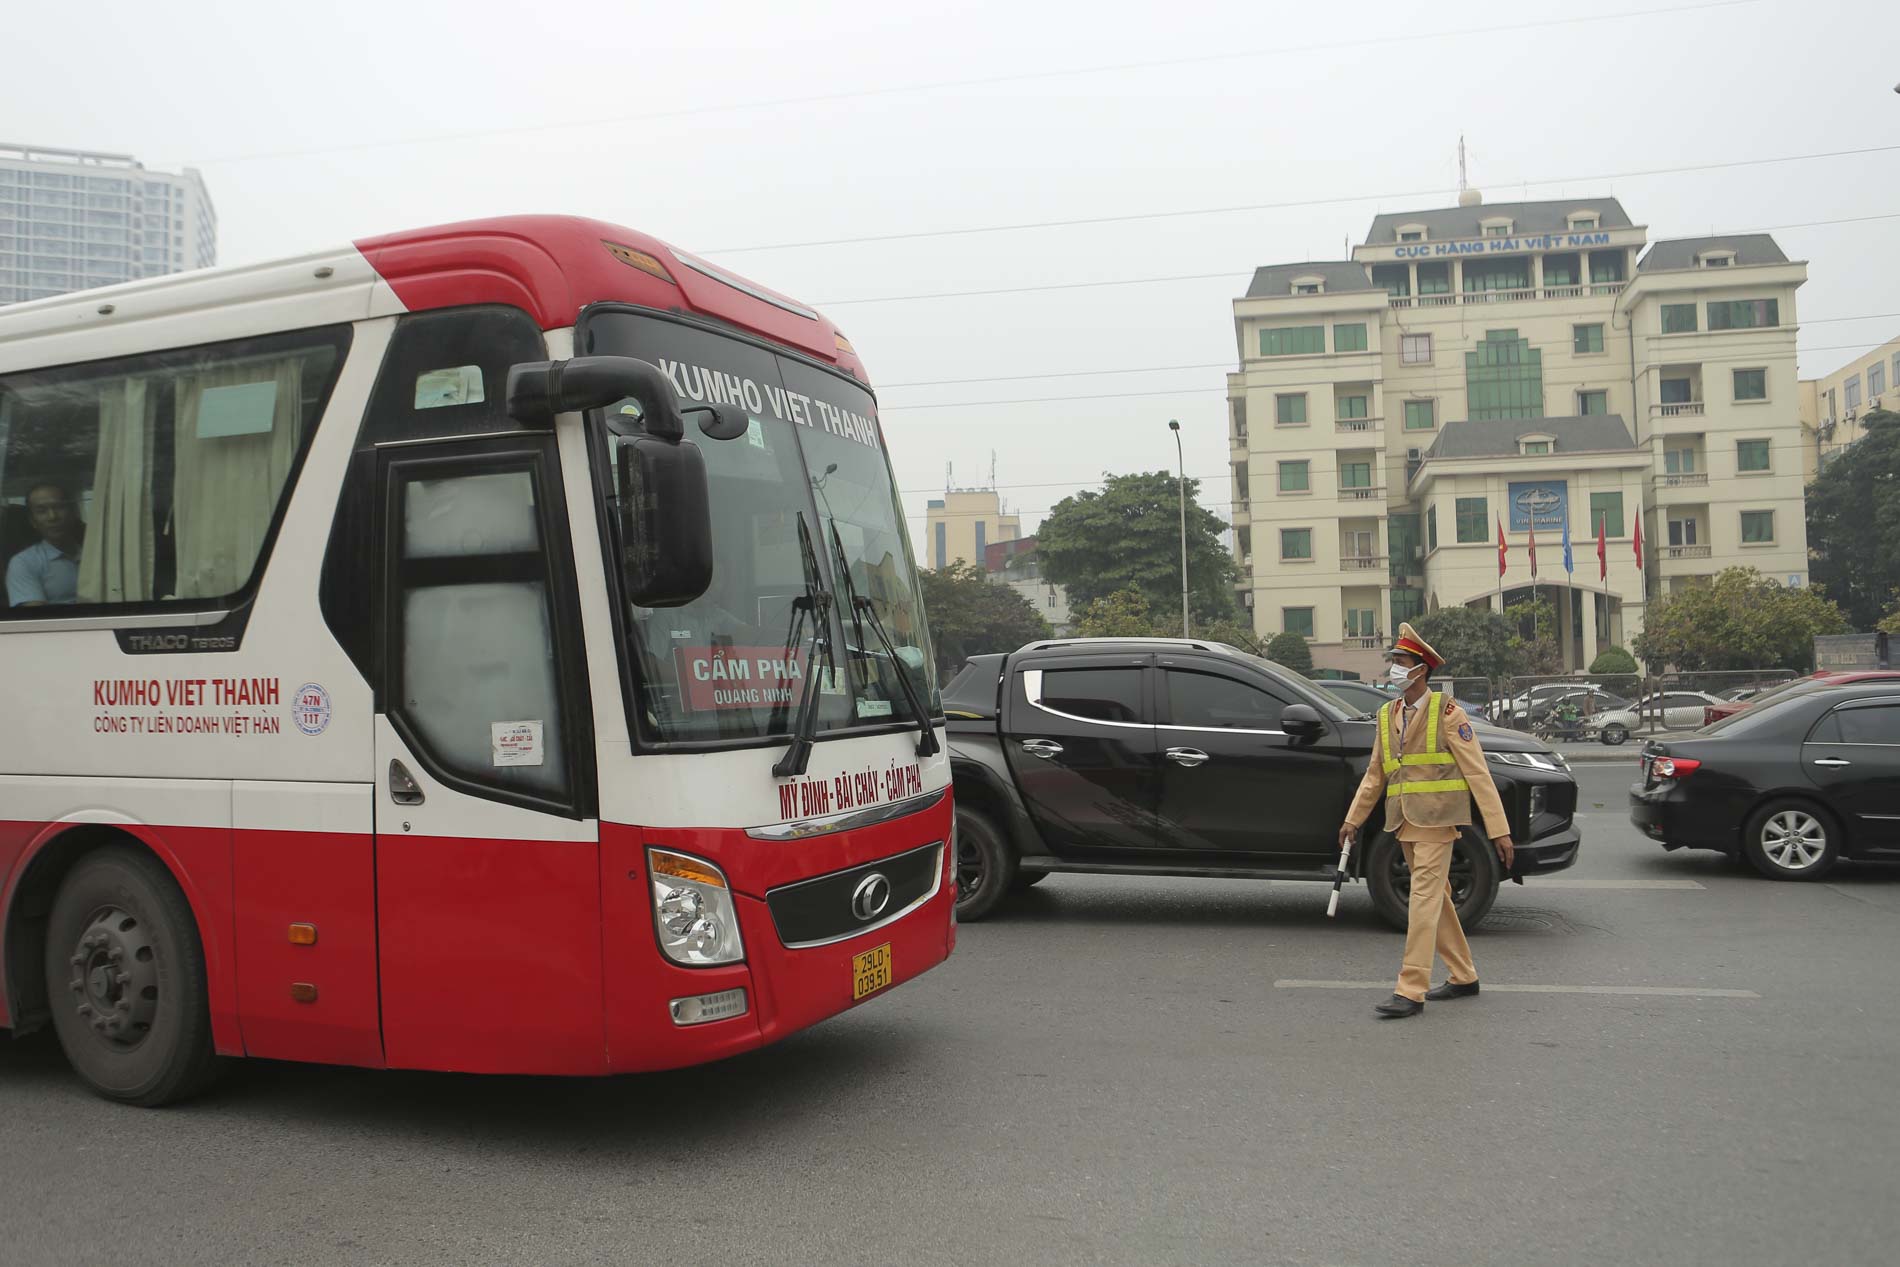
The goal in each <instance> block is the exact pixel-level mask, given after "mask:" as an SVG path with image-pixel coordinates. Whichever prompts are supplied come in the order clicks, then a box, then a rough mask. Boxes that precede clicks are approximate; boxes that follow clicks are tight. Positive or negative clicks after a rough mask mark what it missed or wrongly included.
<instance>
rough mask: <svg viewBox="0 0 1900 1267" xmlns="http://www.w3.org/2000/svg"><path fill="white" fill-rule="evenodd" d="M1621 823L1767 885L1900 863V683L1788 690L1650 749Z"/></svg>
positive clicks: (1645, 751)
mask: <svg viewBox="0 0 1900 1267" xmlns="http://www.w3.org/2000/svg"><path fill="white" fill-rule="evenodd" d="M1630 821H1631V822H1632V823H1634V824H1636V826H1637V827H1638V828H1640V829H1641V830H1642V831H1643V832H1644V833H1645V834H1646V835H1648V836H1649V837H1650V839H1652V840H1656V841H1659V842H1661V844H1662V846H1663V848H1665V849H1714V850H1719V851H1720V852H1722V853H1726V854H1728V855H1730V856H1731V857H1739V858H1743V859H1746V860H1747V861H1748V863H1749V865H1751V866H1752V867H1754V868H1755V870H1757V871H1759V872H1760V873H1761V874H1763V875H1765V876H1767V877H1769V878H1770V879H1775V880H1812V879H1816V878H1818V877H1819V876H1822V875H1825V874H1827V872H1828V870H1829V869H1830V868H1832V867H1833V866H1834V864H1835V863H1836V862H1838V861H1839V860H1840V859H1842V858H1856V859H1868V860H1879V859H1886V860H1894V861H1900V683H1896V682H1879V681H1872V682H1857V683H1823V684H1821V685H1818V686H1815V687H1812V688H1810V689H1805V690H1797V691H1787V692H1783V693H1781V694H1779V695H1778V696H1777V697H1776V698H1774V699H1771V700H1765V701H1764V702H1763V703H1761V704H1759V705H1757V706H1756V707H1754V708H1751V709H1749V710H1748V711H1747V712H1745V713H1741V714H1738V715H1736V716H1733V717H1730V718H1727V719H1726V720H1724V721H1722V722H1720V723H1718V724H1717V725H1715V726H1714V727H1712V728H1710V729H1707V730H1704V731H1702V732H1700V733H1698V734H1695V735H1692V736H1688V737H1685V738H1682V739H1671V740H1668V741H1666V742H1664V741H1652V742H1650V743H1649V744H1647V745H1645V746H1644V749H1643V754H1642V777H1641V779H1640V781H1639V782H1638V783H1637V784H1636V785H1635V786H1633V787H1632V788H1630Z"/></svg>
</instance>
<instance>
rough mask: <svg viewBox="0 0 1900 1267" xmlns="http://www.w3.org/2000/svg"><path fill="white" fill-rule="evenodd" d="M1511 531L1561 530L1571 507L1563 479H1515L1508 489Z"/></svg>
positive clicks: (1568, 490) (1566, 485)
mask: <svg viewBox="0 0 1900 1267" xmlns="http://www.w3.org/2000/svg"><path fill="white" fill-rule="evenodd" d="M1509 500H1510V503H1511V531H1512V532H1526V531H1528V530H1530V529H1532V528H1561V527H1563V524H1564V516H1565V515H1566V514H1567V513H1568V511H1569V508H1570V486H1569V485H1568V484H1567V483H1565V482H1564V481H1563V480H1518V481H1513V482H1512V484H1511V486H1510V489H1509Z"/></svg>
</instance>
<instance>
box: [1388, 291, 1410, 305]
mask: <svg viewBox="0 0 1900 1267" xmlns="http://www.w3.org/2000/svg"><path fill="white" fill-rule="evenodd" d="M1385 301H1386V303H1387V304H1388V305H1390V306H1391V307H1394V308H1410V307H1411V306H1412V297H1411V296H1410V295H1392V294H1388V295H1387V296H1386V297H1385Z"/></svg>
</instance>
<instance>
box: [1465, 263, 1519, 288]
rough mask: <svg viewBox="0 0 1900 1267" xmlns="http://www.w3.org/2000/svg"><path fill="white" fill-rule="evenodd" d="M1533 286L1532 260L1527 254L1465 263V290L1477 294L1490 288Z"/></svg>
mask: <svg viewBox="0 0 1900 1267" xmlns="http://www.w3.org/2000/svg"><path fill="white" fill-rule="evenodd" d="M1530 288H1531V261H1530V257H1529V256H1527V255H1518V256H1512V257H1511V258H1509V259H1501V260H1485V261H1484V262H1483V263H1478V262H1477V261H1471V262H1468V263H1467V264H1466V265H1465V292H1466V293H1467V294H1477V293H1481V292H1483V291H1488V290H1529V289H1530Z"/></svg>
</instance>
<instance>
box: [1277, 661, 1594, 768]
mask: <svg viewBox="0 0 1900 1267" xmlns="http://www.w3.org/2000/svg"><path fill="white" fill-rule="evenodd" d="M1313 685H1315V686H1317V687H1319V689H1320V690H1322V691H1324V692H1326V693H1327V694H1328V695H1330V696H1332V697H1333V698H1334V699H1335V700H1337V701H1338V702H1339V706H1340V707H1341V708H1343V709H1345V710H1346V711H1347V712H1349V713H1351V714H1353V716H1354V717H1355V718H1357V719H1358V720H1361V721H1364V720H1366V719H1367V718H1369V717H1371V716H1372V715H1373V714H1374V713H1377V712H1378V711H1379V707H1380V705H1382V704H1384V703H1386V702H1387V701H1388V700H1395V699H1397V698H1398V693H1397V692H1395V691H1388V690H1386V689H1385V688H1384V687H1381V686H1374V685H1373V684H1372V683H1370V682H1335V681H1323V682H1315V683H1313ZM1459 702H1460V703H1463V701H1462V700H1461V701H1459ZM1465 707H1466V711H1467V712H1468V713H1469V712H1470V705H1468V704H1467V705H1466V706H1465ZM1471 726H1472V729H1473V730H1475V731H1477V733H1478V737H1479V739H1480V740H1481V741H1482V742H1484V743H1486V744H1489V743H1491V739H1490V738H1489V736H1492V735H1515V734H1516V733H1517V732H1516V731H1513V730H1508V729H1506V728H1505V727H1503V726H1494V725H1492V724H1491V723H1490V722H1488V721H1483V720H1481V719H1479V718H1478V717H1477V716H1475V715H1473V716H1472V718H1471ZM1545 751H1551V750H1550V749H1548V748H1546V749H1545ZM1551 756H1552V757H1554V758H1555V759H1556V760H1557V761H1558V762H1559V763H1561V764H1563V765H1564V767H1565V768H1566V769H1567V768H1569V767H1568V762H1566V761H1565V760H1564V758H1562V757H1560V756H1558V755H1557V754H1556V753H1555V752H1554V751H1551Z"/></svg>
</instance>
